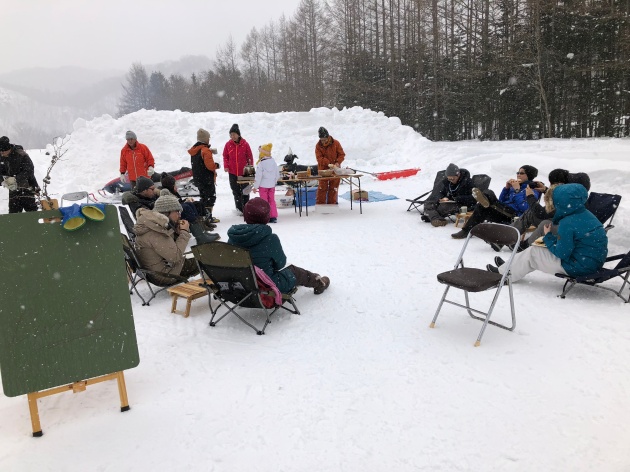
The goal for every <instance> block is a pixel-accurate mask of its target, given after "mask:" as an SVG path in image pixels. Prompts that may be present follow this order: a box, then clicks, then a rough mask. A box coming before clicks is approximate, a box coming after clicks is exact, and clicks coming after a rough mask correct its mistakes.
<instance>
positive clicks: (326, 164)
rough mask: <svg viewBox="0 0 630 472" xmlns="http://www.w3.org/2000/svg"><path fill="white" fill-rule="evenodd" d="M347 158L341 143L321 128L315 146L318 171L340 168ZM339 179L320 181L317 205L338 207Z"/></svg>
mask: <svg viewBox="0 0 630 472" xmlns="http://www.w3.org/2000/svg"><path fill="white" fill-rule="evenodd" d="M345 157H346V153H345V152H343V148H342V147H341V144H340V143H339V141H337V140H336V139H334V138H333V137H332V136H330V135H329V134H328V130H326V128H324V127H323V126H321V127H320V128H319V141H318V142H317V144H316V145H315V158H316V159H317V169H318V170H328V169H330V168H331V167H330V166H333V167H339V166H340V165H341V163H342V162H343V160H344V158H345ZM339 181H340V180H339V179H326V180H320V181H319V186H318V187H317V197H316V199H315V203H316V204H317V205H325V204H329V205H336V204H337V197H338V193H339V192H338V190H339Z"/></svg>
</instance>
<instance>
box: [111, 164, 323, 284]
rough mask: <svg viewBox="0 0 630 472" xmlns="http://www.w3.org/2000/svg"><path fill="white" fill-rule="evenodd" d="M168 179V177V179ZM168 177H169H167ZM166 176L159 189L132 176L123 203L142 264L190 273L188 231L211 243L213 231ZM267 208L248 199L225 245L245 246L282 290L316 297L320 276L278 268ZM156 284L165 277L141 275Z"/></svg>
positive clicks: (193, 267)
mask: <svg viewBox="0 0 630 472" xmlns="http://www.w3.org/2000/svg"><path fill="white" fill-rule="evenodd" d="M169 177H170V179H169ZM171 179H172V181H171ZM174 185H175V181H174V179H173V178H172V176H169V175H167V174H163V176H162V187H163V188H162V189H161V190H160V191H159V193H158V190H156V188H155V185H154V183H153V181H151V180H150V179H148V178H146V177H138V180H137V181H136V187H135V189H134V190H133V191H131V192H126V193H125V194H123V203H124V204H126V205H129V207H130V208H131V210H132V211H133V213H134V214H135V215H136V218H137V222H136V224H135V226H134V232H135V233H136V241H135V247H136V252H137V254H138V258H139V259H140V262H141V263H142V265H143V266H144V267H145V268H147V269H149V270H151V271H154V272H160V273H168V274H172V275H181V276H183V277H192V276H194V275H197V274H199V269H198V267H197V264H196V262H195V260H194V259H191V258H187V257H186V256H185V254H184V253H185V252H186V248H187V246H188V243H189V241H190V237H191V233H193V235H194V236H195V238H196V239H197V243H198V244H202V243H207V242H212V241H216V240H217V239H219V235H217V234H214V233H206V232H205V231H204V230H203V228H201V225H202V223H203V222H202V221H200V218H201V217H200V216H199V210H198V209H197V208H196V205H197V204H200V202H194V201H192V200H191V199H186V200H184V199H182V198H181V197H180V196H179V194H178V193H177V191H176V190H175V188H174ZM270 212H271V208H270V206H269V203H267V202H266V201H265V200H263V199H262V198H253V199H251V200H249V201H248V202H247V203H246V204H245V206H244V207H243V217H244V219H245V224H238V225H234V226H232V227H231V228H230V229H229V230H228V236H229V239H228V243H230V244H234V245H236V246H239V247H243V248H245V249H248V250H249V252H250V255H251V257H252V262H253V264H254V265H255V266H257V267H259V268H261V269H262V270H263V271H264V272H265V273H266V274H267V275H268V276H269V277H270V278H271V280H273V282H274V283H275V284H276V286H277V287H278V290H280V291H281V292H283V293H287V292H290V291H291V290H293V288H294V287H295V286H296V285H301V286H304V287H310V288H312V289H313V293H315V294H316V295H318V294H321V293H323V292H324V291H325V290H326V289H327V288H328V286H329V285H330V279H329V278H328V277H326V276H320V275H319V274H316V273H313V272H310V271H308V270H306V269H302V268H301V267H297V266H295V265H289V266H287V267H284V266H285V264H286V261H287V258H286V255H285V254H284V251H283V250H282V245H281V244H280V239H279V238H278V236H277V235H275V234H273V232H272V230H271V227H270V226H269V225H268V223H269V220H270ZM147 277H148V279H149V281H150V282H152V283H154V284H156V285H161V286H164V285H168V284H169V283H170V282H171V281H170V279H168V278H166V277H160V276H159V275H149V276H147Z"/></svg>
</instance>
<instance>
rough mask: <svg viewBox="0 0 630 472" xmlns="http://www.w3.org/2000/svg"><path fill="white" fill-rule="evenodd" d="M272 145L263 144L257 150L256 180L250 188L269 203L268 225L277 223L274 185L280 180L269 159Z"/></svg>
mask: <svg viewBox="0 0 630 472" xmlns="http://www.w3.org/2000/svg"><path fill="white" fill-rule="evenodd" d="M272 146H273V145H272V144H271V143H268V144H263V145H262V146H260V147H259V148H258V154H259V158H258V162H257V165H256V179H255V180H254V185H253V186H252V191H253V192H254V193H256V192H258V191H260V198H262V199H263V200H265V201H266V202H267V203H269V207H270V210H269V216H270V218H269V223H277V222H278V208H277V206H276V184H277V183H278V179H279V178H280V171H279V170H278V164H276V161H274V159H273V157H271V148H272Z"/></svg>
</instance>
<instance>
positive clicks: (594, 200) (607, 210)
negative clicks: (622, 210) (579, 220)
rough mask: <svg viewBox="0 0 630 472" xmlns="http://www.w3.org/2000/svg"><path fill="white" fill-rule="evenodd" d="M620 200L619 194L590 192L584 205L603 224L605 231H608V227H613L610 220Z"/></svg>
mask: <svg viewBox="0 0 630 472" xmlns="http://www.w3.org/2000/svg"><path fill="white" fill-rule="evenodd" d="M620 202H621V195H615V194H612V193H597V192H591V193H590V194H589V195H588V200H586V204H585V205H584V206H585V207H586V209H587V210H588V211H590V212H591V213H593V214H594V215H595V216H596V217H597V219H598V220H599V221H600V223H601V224H603V225H604V229H605V230H606V232H608V230H609V229H613V228H614V227H615V226H614V225H613V224H612V220H613V218H614V217H615V213H616V212H617V208H619V203H620Z"/></svg>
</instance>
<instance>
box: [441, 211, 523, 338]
mask: <svg viewBox="0 0 630 472" xmlns="http://www.w3.org/2000/svg"><path fill="white" fill-rule="evenodd" d="M472 237H478V238H480V239H483V240H484V241H486V242H487V243H497V244H501V245H503V246H508V245H510V244H513V245H514V249H513V250H512V254H510V258H509V259H508V260H507V261H506V262H505V268H506V271H505V273H504V274H503V275H501V274H497V273H494V272H489V271H487V270H486V269H475V268H472V267H464V253H465V252H466V248H467V247H468V243H469V242H470V240H471V238H472ZM520 238H521V235H520V233H519V231H518V230H517V229H516V228H514V227H513V226H508V225H501V224H497V223H480V224H478V225H476V226H474V227H473V229H472V230H471V231H470V233H468V236H467V238H466V241H465V242H464V246H463V247H462V250H461V252H460V253H459V257H458V258H457V262H456V263H455V268H454V269H453V270H449V271H448V272H442V273H441V274H438V276H437V279H438V281H439V282H440V283H442V284H445V285H446V290H444V295H442V299H441V300H440V304H439V305H438V308H437V311H436V312H435V316H434V317H433V321H432V322H431V325H430V327H431V328H434V327H435V321H436V320H437V317H438V315H439V314H440V310H441V309H442V305H443V304H444V303H445V302H446V303H450V304H451V305H455V306H458V307H461V308H464V309H466V310H467V311H468V314H469V315H470V316H471V317H472V318H474V319H476V320H480V321H483V326H482V327H481V331H480V332H479V336H478V337H477V341H476V342H475V346H479V344H480V343H481V337H482V336H483V333H484V331H485V330H486V326H487V325H489V324H491V325H494V326H498V327H499V328H503V329H507V330H508V331H513V330H514V328H515V327H516V315H515V313H514V296H513V293H512V278H511V275H510V266H511V265H512V260H513V259H514V255H515V254H516V252H517V249H518V244H517V243H518V241H519V240H520ZM505 284H507V285H508V290H509V292H510V309H511V311H512V325H511V326H509V327H508V326H506V325H502V324H500V323H496V322H494V321H490V316H491V315H492V311H493V310H494V306H495V304H496V302H497V299H498V298H499V294H500V293H501V289H502V288H503V286H504V285H505ZM451 287H453V288H457V289H460V290H463V291H464V298H465V300H466V305H461V304H460V303H457V302H454V301H452V300H447V299H446V296H447V294H448V292H449V290H450V289H451ZM486 290H494V291H495V292H494V296H493V298H492V303H491V304H490V308H489V309H488V311H487V312H484V311H479V310H476V309H474V308H472V307H471V306H470V301H469V299H468V292H484V291H486ZM473 312H474V313H478V314H480V315H482V316H476V315H473Z"/></svg>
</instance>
